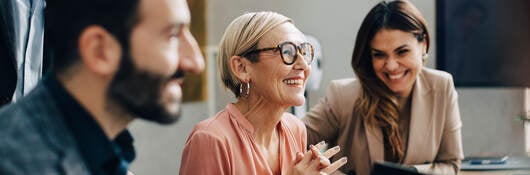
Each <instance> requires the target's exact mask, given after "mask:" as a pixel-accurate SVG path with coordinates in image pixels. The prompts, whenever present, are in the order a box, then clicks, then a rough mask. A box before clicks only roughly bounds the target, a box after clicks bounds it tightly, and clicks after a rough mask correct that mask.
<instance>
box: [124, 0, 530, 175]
mask: <svg viewBox="0 0 530 175" xmlns="http://www.w3.org/2000/svg"><path fill="white" fill-rule="evenodd" d="M377 2H379V1H376V0H370V1H352V0H334V1H323V0H289V1H286V0H266V1H261V0H209V1H208V3H207V4H208V7H207V10H208V13H209V14H208V21H207V22H208V23H207V24H208V26H209V28H208V41H209V43H210V44H209V45H210V48H212V47H213V48H215V47H216V46H217V45H218V43H219V41H220V39H221V36H222V34H223V32H224V29H225V28H226V26H227V25H228V24H229V23H230V21H232V20H233V19H234V18H236V17H237V16H239V15H241V14H243V13H244V12H247V11H261V10H271V11H276V12H279V13H282V14H284V15H286V16H288V17H290V18H292V19H293V20H294V21H295V24H296V25H297V27H298V28H300V29H301V30H302V31H304V32H306V33H308V34H311V35H313V36H315V37H317V38H319V39H320V42H321V45H322V47H323V51H322V52H323V57H324V63H323V69H324V75H323V81H322V83H323V84H322V86H321V87H322V88H321V89H320V90H318V91H315V92H311V94H310V96H309V99H310V100H309V104H310V105H311V106H312V105H314V104H316V102H317V100H318V99H319V98H320V97H321V96H323V95H324V92H325V88H326V87H327V84H328V83H329V81H330V80H333V79H338V78H346V77H352V76H353V71H352V69H351V67H350V66H349V65H350V57H351V53H352V51H353V45H354V40H355V35H356V33H357V30H358V28H359V26H360V23H361V21H362V19H363V18H364V16H365V15H366V13H367V12H368V11H369V9H370V8H371V7H372V6H373V5H374V4H376V3H377ZM412 2H413V3H414V4H415V5H416V6H417V7H418V8H419V10H420V11H422V13H423V14H424V16H425V18H426V19H427V21H428V23H429V29H430V30H431V32H432V37H435V36H436V32H435V31H434V29H435V1H429V0H427V1H426V0H412ZM431 44H432V47H431V51H430V58H429V61H428V63H427V66H428V67H431V68H432V67H434V63H435V62H436V58H435V55H436V43H435V38H433V41H432V43H431ZM210 50H212V49H210ZM213 50H215V49H213ZM207 57H208V56H207ZM210 58H211V57H210ZM210 61H212V60H210ZM214 64H215V63H214ZM210 66H211V65H210ZM213 67H215V66H213ZM210 71H214V72H213V73H212V72H210V73H209V74H210V75H212V74H213V75H215V77H213V78H215V79H216V80H217V82H214V83H213V84H212V85H215V86H214V87H213V88H210V89H212V90H213V93H214V94H215V96H214V97H212V96H211V94H209V97H210V98H209V100H211V101H210V102H209V103H210V104H208V103H206V102H204V103H195V104H188V105H186V106H185V111H184V116H183V118H182V120H181V121H180V122H179V123H178V124H176V125H173V126H165V127H162V128H160V127H159V126H157V125H154V124H149V123H145V122H136V123H134V124H133V126H132V127H131V130H132V132H133V134H134V136H135V138H136V142H135V145H136V148H137V152H138V157H137V160H136V161H135V162H134V163H133V165H132V170H133V171H134V172H136V173H137V174H153V175H154V174H178V169H179V165H180V156H181V151H182V148H183V144H184V143H185V140H186V138H187V136H188V134H189V132H190V131H191V129H192V127H193V125H194V124H195V123H197V122H198V121H200V120H202V119H205V118H207V117H208V116H210V115H211V114H213V113H215V112H216V111H218V110H220V109H222V108H223V107H224V106H225V105H226V104H227V103H229V102H233V101H234V99H233V97H232V96H233V95H232V94H230V93H229V92H228V91H225V90H224V88H222V86H221V84H220V82H219V81H218V77H217V76H218V75H217V74H216V72H215V70H214V69H212V70H210ZM457 91H458V93H459V97H460V98H459V103H460V110H461V114H462V121H463V124H464V127H463V143H464V152H465V154H466V155H469V154H475V153H479V152H503V153H522V152H524V150H525V149H524V136H523V127H522V126H523V125H522V123H520V122H515V121H514V119H513V118H514V117H515V116H516V115H517V114H518V113H520V112H522V110H523V95H522V94H523V91H522V90H521V89H501V88H497V89H477V88H474V89H469V88H468V89H457ZM208 105H211V106H210V107H209V106H208ZM211 109H213V110H211ZM527 149H530V148H527Z"/></svg>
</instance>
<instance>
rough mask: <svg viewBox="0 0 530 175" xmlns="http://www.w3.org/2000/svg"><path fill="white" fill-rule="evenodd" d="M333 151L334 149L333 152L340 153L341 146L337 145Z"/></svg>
mask: <svg viewBox="0 0 530 175" xmlns="http://www.w3.org/2000/svg"><path fill="white" fill-rule="evenodd" d="M331 149H333V151H340V146H338V145H337V146H335V147H333V148H331Z"/></svg>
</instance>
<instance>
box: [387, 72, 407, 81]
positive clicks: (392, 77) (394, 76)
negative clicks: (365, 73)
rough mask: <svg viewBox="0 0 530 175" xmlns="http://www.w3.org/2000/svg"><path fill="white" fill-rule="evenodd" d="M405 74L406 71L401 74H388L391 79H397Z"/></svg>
mask: <svg viewBox="0 0 530 175" xmlns="http://www.w3.org/2000/svg"><path fill="white" fill-rule="evenodd" d="M403 75H405V72H403V73H400V74H394V75H390V74H388V77H389V78H390V79H391V80H395V79H398V78H401V77H403Z"/></svg>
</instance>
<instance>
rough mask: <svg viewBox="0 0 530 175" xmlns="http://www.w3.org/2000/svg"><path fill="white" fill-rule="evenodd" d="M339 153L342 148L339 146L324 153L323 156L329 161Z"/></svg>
mask: <svg viewBox="0 0 530 175" xmlns="http://www.w3.org/2000/svg"><path fill="white" fill-rule="evenodd" d="M339 151H340V146H338V145H337V146H335V147H333V148H330V149H328V150H326V152H324V153H322V155H323V156H324V157H326V158H328V159H329V158H331V156H333V155H335V154H337V153H338V152H339Z"/></svg>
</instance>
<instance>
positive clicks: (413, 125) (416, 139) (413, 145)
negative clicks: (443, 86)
mask: <svg viewBox="0 0 530 175" xmlns="http://www.w3.org/2000/svg"><path fill="white" fill-rule="evenodd" d="M431 89H432V88H431V87H430V86H429V84H427V81H426V80H425V77H424V76H423V74H422V73H421V72H420V76H418V78H417V79H416V83H415V85H414V91H413V92H412V104H411V107H412V109H411V117H410V124H409V138H408V143H407V151H406V154H405V159H404V161H403V162H404V163H407V162H410V161H412V160H416V159H417V157H421V153H422V151H421V148H422V144H421V143H422V142H423V140H424V139H426V138H431V137H430V136H429V135H428V134H429V133H430V132H427V131H429V129H430V128H431V127H432V117H431V116H432V112H433V102H434V101H433V98H432V93H431ZM408 150H414V151H408Z"/></svg>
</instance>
